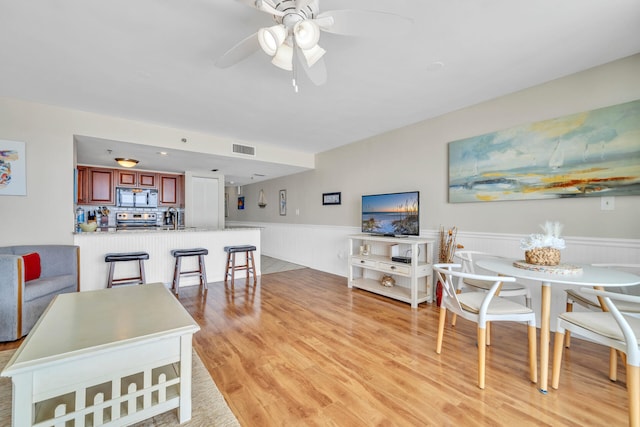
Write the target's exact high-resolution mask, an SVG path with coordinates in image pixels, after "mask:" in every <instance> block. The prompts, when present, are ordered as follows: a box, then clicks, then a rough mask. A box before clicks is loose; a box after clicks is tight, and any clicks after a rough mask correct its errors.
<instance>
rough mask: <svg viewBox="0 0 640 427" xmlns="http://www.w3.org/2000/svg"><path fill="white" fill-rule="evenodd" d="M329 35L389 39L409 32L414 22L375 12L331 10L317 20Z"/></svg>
mask: <svg viewBox="0 0 640 427" xmlns="http://www.w3.org/2000/svg"><path fill="white" fill-rule="evenodd" d="M315 22H316V23H317V24H318V26H319V27H320V28H321V29H322V30H323V31H326V32H328V33H334V34H341V35H345V36H364V37H387V36H389V35H404V34H406V33H408V32H409V30H410V29H411V25H412V24H413V20H412V19H411V18H407V17H404V16H400V15H396V14H394V13H387V12H378V11H374V10H352V9H344V10H330V11H327V12H324V13H321V14H319V15H318V17H317V18H316V19H315Z"/></svg>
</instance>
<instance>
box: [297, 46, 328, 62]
mask: <svg viewBox="0 0 640 427" xmlns="http://www.w3.org/2000/svg"><path fill="white" fill-rule="evenodd" d="M325 53H327V51H326V50H324V49H323V48H321V47H320V45H315V46H313V47H312V48H311V49H302V54H303V55H304V59H306V60H307V65H308V66H309V67H313V64H315V63H316V62H318V61H319V60H320V58H322V57H323V56H324V54H325Z"/></svg>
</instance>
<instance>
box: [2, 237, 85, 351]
mask: <svg viewBox="0 0 640 427" xmlns="http://www.w3.org/2000/svg"><path fill="white" fill-rule="evenodd" d="M32 252H37V253H38V254H39V255H40V265H41V274H40V277H39V278H37V279H34V280H30V281H28V282H25V268H24V262H23V259H22V255H24V254H28V253H32ZM79 256H80V252H79V248H78V247H77V246H72V245H28V246H5V247H0V342H2V341H14V340H17V339H19V338H22V337H23V336H25V335H27V334H28V333H29V331H31V328H33V326H34V325H35V323H36V322H37V321H38V319H39V318H40V316H41V315H42V313H43V312H44V310H45V309H46V308H47V306H48V305H49V303H50V302H51V300H53V298H54V297H55V296H56V295H58V294H62V293H68V292H77V291H78V290H79V270H78V269H79V265H80V263H79V262H78V261H79V259H78V258H79Z"/></svg>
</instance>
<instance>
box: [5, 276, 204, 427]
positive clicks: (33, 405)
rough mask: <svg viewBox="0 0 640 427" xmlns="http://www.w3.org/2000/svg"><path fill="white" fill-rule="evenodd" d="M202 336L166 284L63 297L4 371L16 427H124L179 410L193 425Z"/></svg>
mask: <svg viewBox="0 0 640 427" xmlns="http://www.w3.org/2000/svg"><path fill="white" fill-rule="evenodd" d="M199 329H200V327H199V326H198V324H197V323H196V322H195V321H194V320H193V318H192V317H191V316H190V315H189V313H187V311H186V310H185V309H184V307H182V305H181V304H180V302H179V301H178V300H176V298H175V297H174V296H173V295H172V294H171V292H170V291H169V290H168V289H166V288H165V286H164V285H163V284H162V283H156V284H146V285H137V286H123V287H119V288H112V289H104V290H98V291H89V292H80V293H74V294H63V295H59V296H57V297H56V298H55V299H54V300H53V302H52V303H51V304H50V305H49V307H48V308H47V310H46V311H45V313H44V314H43V315H42V317H41V318H40V320H39V321H38V323H36V325H35V327H34V328H33V329H32V330H31V332H30V334H29V335H28V336H27V338H26V339H25V341H24V342H23V343H22V345H21V346H20V348H18V350H16V352H15V354H14V355H13V357H12V358H11V360H10V361H9V363H8V364H7V366H6V367H5V368H4V370H3V371H2V374H1V375H2V376H5V377H11V379H12V382H13V408H12V409H13V426H14V427H18V426H20V427H22V426H37V427H44V426H58V425H64V424H65V422H66V421H68V420H74V422H75V426H84V425H94V426H95V425H105V426H115V425H118V426H122V425H130V424H133V423H135V422H138V421H141V420H144V419H147V418H149V417H152V416H154V415H157V414H160V413H162V412H166V411H168V410H170V409H173V408H178V418H179V420H180V423H183V422H185V421H188V420H189V419H191V357H192V354H191V345H192V342H191V341H192V336H193V334H194V333H195V332H197V331H198V330H199Z"/></svg>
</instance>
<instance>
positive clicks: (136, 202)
mask: <svg viewBox="0 0 640 427" xmlns="http://www.w3.org/2000/svg"><path fill="white" fill-rule="evenodd" d="M116 197H117V200H116V204H117V205H118V206H119V207H121V208H157V207H158V190H155V189H148V188H121V187H118V188H117V189H116Z"/></svg>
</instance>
